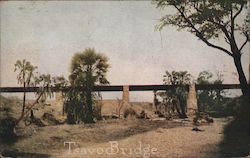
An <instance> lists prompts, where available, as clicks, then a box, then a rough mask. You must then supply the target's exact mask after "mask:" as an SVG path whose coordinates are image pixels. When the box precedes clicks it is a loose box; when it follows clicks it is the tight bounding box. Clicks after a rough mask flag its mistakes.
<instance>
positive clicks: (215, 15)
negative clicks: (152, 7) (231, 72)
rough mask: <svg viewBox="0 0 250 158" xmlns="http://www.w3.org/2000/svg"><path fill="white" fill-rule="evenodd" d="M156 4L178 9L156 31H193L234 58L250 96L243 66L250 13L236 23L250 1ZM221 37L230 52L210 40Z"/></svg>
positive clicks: (169, 1)
mask: <svg viewBox="0 0 250 158" xmlns="http://www.w3.org/2000/svg"><path fill="white" fill-rule="evenodd" d="M153 3H154V4H156V7H157V8H162V9H164V8H165V7H166V6H169V7H172V8H174V9H175V10H176V12H172V14H168V15H165V16H163V17H162V18H161V19H160V24H159V25H158V26H157V29H159V30H161V29H163V28H164V27H165V26H166V25H172V26H177V27H178V30H186V31H188V32H191V33H192V34H194V35H195V36H196V37H198V39H200V40H201V41H203V42H204V43H205V44H207V45H208V46H209V47H212V48H215V49H218V50H220V51H221V52H224V53H225V54H227V55H229V56H231V57H232V58H233V59H234V64H235V66H236V68H237V72H238V74H239V81H240V84H241V89H242V93H243V94H244V95H250V90H249V88H248V85H247V80H246V77H245V74H244V71H243V68H242V64H241V55H242V53H243V48H244V46H245V45H246V44H247V43H248V42H249V41H250V38H249V36H250V15H249V13H248V14H247V15H246V17H245V18H244V19H245V20H243V21H239V20H237V17H239V15H243V14H241V13H242V11H243V9H244V7H245V6H246V5H247V0H185V1H183V0H153ZM235 34H239V35H243V36H244V37H245V41H244V42H243V43H241V41H240V40H239V41H237V40H238V38H235ZM222 36H223V38H224V39H225V42H226V43H227V44H228V45H229V48H230V50H229V49H228V48H226V47H223V46H222V45H217V44H215V43H212V41H211V40H210V39H218V38H221V37H222Z"/></svg>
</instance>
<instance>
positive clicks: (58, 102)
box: [55, 91, 64, 115]
mask: <svg viewBox="0 0 250 158" xmlns="http://www.w3.org/2000/svg"><path fill="white" fill-rule="evenodd" d="M63 104H64V103H63V93H62V92H61V91H59V92H56V93H55V106H57V107H60V108H62V112H61V114H62V115H64V106H63ZM60 108H58V109H60Z"/></svg>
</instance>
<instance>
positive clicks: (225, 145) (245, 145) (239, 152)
mask: <svg viewBox="0 0 250 158" xmlns="http://www.w3.org/2000/svg"><path fill="white" fill-rule="evenodd" d="M238 104H239V105H240V106H239V110H238V113H237V114H236V115H235V118H234V120H233V121H232V122H230V123H229V124H228V125H227V126H226V127H225V129H224V139H223V141H222V142H221V143H220V146H219V147H220V150H219V152H220V156H221V157H225V158H226V157H246V156H248V155H249V154H250V98H242V97H241V98H240V99H239V102H238Z"/></svg>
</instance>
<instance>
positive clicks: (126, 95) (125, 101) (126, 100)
mask: <svg viewBox="0 0 250 158" xmlns="http://www.w3.org/2000/svg"><path fill="white" fill-rule="evenodd" d="M122 102H123V106H125V107H127V106H129V86H128V85H124V86H123V93H122Z"/></svg>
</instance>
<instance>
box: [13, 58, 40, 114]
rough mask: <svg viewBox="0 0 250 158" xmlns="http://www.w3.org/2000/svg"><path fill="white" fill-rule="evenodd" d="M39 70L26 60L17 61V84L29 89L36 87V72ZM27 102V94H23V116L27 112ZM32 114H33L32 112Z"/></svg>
mask: <svg viewBox="0 0 250 158" xmlns="http://www.w3.org/2000/svg"><path fill="white" fill-rule="evenodd" d="M36 69H37V66H33V65H32V64H31V63H30V62H29V61H26V60H25V59H23V60H22V61H21V60H17V61H16V63H15V69H14V71H15V72H16V71H17V72H18V74H17V82H18V83H19V84H21V85H23V87H24V88H25V87H29V86H30V85H33V86H34V82H35V81H34V79H35V76H34V71H35V70H36ZM25 101H26V92H23V108H22V113H21V116H22V115H24V111H25ZM31 114H32V112H31Z"/></svg>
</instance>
